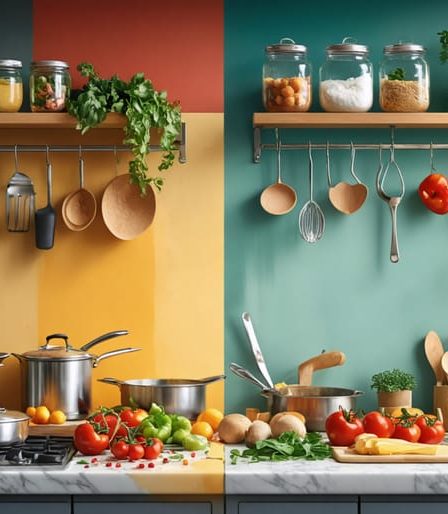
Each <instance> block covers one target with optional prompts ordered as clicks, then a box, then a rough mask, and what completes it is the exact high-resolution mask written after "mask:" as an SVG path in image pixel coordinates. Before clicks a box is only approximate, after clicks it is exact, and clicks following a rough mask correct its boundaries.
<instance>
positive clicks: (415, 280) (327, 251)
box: [225, 0, 448, 411]
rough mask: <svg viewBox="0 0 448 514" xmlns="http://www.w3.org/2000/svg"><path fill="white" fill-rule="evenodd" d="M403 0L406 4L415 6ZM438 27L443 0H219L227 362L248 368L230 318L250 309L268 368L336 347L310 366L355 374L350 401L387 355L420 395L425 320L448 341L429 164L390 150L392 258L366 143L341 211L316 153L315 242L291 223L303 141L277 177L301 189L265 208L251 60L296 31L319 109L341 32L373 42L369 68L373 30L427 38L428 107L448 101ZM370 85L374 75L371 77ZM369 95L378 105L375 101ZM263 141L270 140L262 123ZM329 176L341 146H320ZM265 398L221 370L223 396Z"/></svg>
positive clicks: (336, 134) (329, 377)
mask: <svg viewBox="0 0 448 514" xmlns="http://www.w3.org/2000/svg"><path fill="white" fill-rule="evenodd" d="M414 5H415V7H414ZM444 28H445V29H448V3H447V2H446V0H445V1H443V0H432V1H431V2H430V3H428V4H425V5H422V4H419V3H413V2H409V1H402V0H400V1H395V2H390V1H388V0H375V1H370V2H361V1H357V2H356V1H346V2H339V3H338V4H335V3H334V2H330V1H326V0H323V1H320V2H318V3H317V2H289V3H282V4H281V5H280V4H279V3H276V2H272V1H269V2H267V1H258V2H250V1H241V0H227V1H226V5H225V128H226V130H225V134H226V136H225V137H226V141H225V145H226V146H225V175H226V178H225V208H226V225H225V241H226V255H225V262H226V263H225V265H226V269H225V287H226V293H225V295H226V298H225V344H226V369H228V364H229V363H230V362H232V361H236V362H238V363H240V364H242V365H245V366H247V367H249V369H251V370H253V371H255V369H256V367H255V363H254V360H253V359H252V357H251V354H250V352H249V346H248V342H247V340H246V336H245V333H244V330H243V326H242V323H241V319H240V317H241V313H242V312H243V311H244V310H247V311H249V312H250V313H251V315H252V318H253V320H254V323H255V328H256V331H257V334H258V336H259V340H260V343H261V346H262V349H263V350H264V354H265V358H266V360H267V363H268V366H269V368H270V370H271V375H272V376H273V378H274V380H275V381H282V380H285V381H287V382H289V383H295V382H296V380H297V378H296V373H297V365H298V363H299V362H301V361H303V360H305V359H307V358H309V357H311V356H312V355H315V354H318V353H320V352H321V350H322V349H324V348H325V349H327V350H330V349H339V350H342V351H343V352H345V354H346V356H347V362H346V364H345V365H344V366H343V367H340V368H335V369H332V370H328V371H321V372H318V373H319V374H318V375H316V377H315V383H317V384H320V385H337V386H347V387H353V388H358V389H361V390H364V391H365V392H366V396H365V399H364V400H363V402H361V403H362V406H363V407H364V408H370V407H373V406H374V405H375V397H374V394H373V393H372V392H371V391H370V389H369V384H370V377H371V375H372V374H373V373H375V372H378V371H381V370H384V369H390V368H392V367H399V368H402V369H405V370H408V371H411V372H413V373H415V374H416V376H417V379H418V390H417V391H416V393H415V401H414V404H416V405H417V404H418V405H422V406H423V407H429V406H430V405H431V401H432V400H431V398H432V384H433V375H432V372H431V371H430V368H429V365H428V364H427V362H426V360H425V357H424V353H423V338H424V335H425V334H426V332H427V331H428V330H430V329H434V330H436V331H438V332H439V334H440V335H441V337H442V339H444V340H445V343H446V346H447V349H448V315H447V314H448V273H447V269H448V217H441V216H436V215H434V214H431V213H429V211H426V210H425V208H424V207H423V206H422V205H421V204H420V201H419V199H418V196H417V193H416V188H417V187H418V184H419V182H420V181H421V180H422V179H423V178H424V177H425V176H426V175H427V173H428V171H429V154H428V152H417V151H413V152H409V151H408V152H398V154H397V161H398V162H399V164H400V166H401V168H402V170H403V172H404V175H405V180H406V187H407V194H406V197H405V199H404V201H403V204H402V206H401V207H400V210H399V241H400V247H401V261H400V263H399V264H395V265H394V264H391V263H390V262H389V255H388V252H389V245H390V230H391V226H390V217H389V211H388V207H387V205H386V204H385V203H383V202H382V201H380V200H379V199H378V197H377V195H376V193H375V190H374V177H375V172H376V168H377V155H376V154H375V153H373V152H359V153H358V155H357V170H358V173H359V175H360V176H361V177H362V180H363V181H364V182H365V183H366V184H367V185H368V187H369V190H370V193H369V198H368V201H367V203H366V204H365V206H364V207H363V209H362V210H361V211H359V212H358V213H356V214H354V215H353V216H349V217H348V216H347V217H346V216H344V215H343V214H340V213H338V212H337V211H335V210H334V209H333V208H332V207H331V205H330V203H329V201H328V197H327V186H326V179H325V168H324V156H323V154H322V152H319V155H316V159H315V161H316V166H315V175H316V176H315V182H316V197H317V198H316V199H317V201H318V202H319V203H320V204H321V206H322V208H323V211H324V214H325V217H326V222H327V226H326V231H325V235H324V238H323V239H322V240H321V241H320V242H319V243H317V244H316V245H308V244H306V243H305V242H304V241H303V240H302V239H301V238H300V236H299V233H298V228H297V218H298V212H299V210H300V208H301V207H302V206H303V204H304V202H305V201H306V197H307V194H308V184H307V161H306V154H305V153H304V152H290V153H289V154H288V155H287V156H285V158H284V161H283V162H284V180H285V181H286V182H287V183H289V184H291V185H292V186H293V187H294V188H295V189H296V190H297V191H298V195H299V204H298V206H297V207H296V209H294V211H293V212H292V213H290V214H288V215H286V216H281V217H274V216H270V215H268V214H265V213H264V212H263V211H262V209H261V208H260V206H259V201H258V198H259V194H260V192H261V191H262V190H263V188H264V187H266V186H267V185H268V184H270V183H272V182H273V181H274V180H275V156H274V154H273V153H272V152H265V153H264V154H263V155H262V161H261V164H258V165H256V164H253V163H252V160H251V158H252V130H251V116H252V113H253V112H256V111H261V110H262V105H261V93H260V84H261V68H262V64H263V58H264V54H263V49H264V47H265V46H266V45H267V44H270V43H275V42H277V41H279V39H280V38H281V37H284V36H289V37H292V38H293V39H295V40H296V41H297V42H300V43H304V44H306V45H307V46H308V48H309V50H310V58H311V61H312V63H313V65H314V78H315V80H314V86H315V87H314V90H315V91H314V93H315V95H314V98H315V102H314V105H313V108H312V110H319V107H318V102H317V101H316V99H317V98H318V96H317V82H318V81H317V77H318V68H319V65H320V63H321V62H322V60H323V58H324V48H325V46H326V45H328V44H331V43H335V42H338V41H341V40H342V38H343V37H344V36H352V37H354V38H356V39H357V40H358V41H360V42H363V43H366V44H368V45H369V47H370V48H371V60H372V62H373V63H374V65H375V72H376V71H377V70H378V62H379V61H380V60H381V55H382V49H383V47H384V45H385V44H390V43H393V42H396V41H398V40H403V41H410V40H412V41H415V42H418V43H421V44H423V45H425V46H426V47H427V48H428V59H429V62H430V65H431V79H432V84H431V110H432V111H441V110H448V65H446V66H445V67H443V66H441V65H440V64H439V63H438V51H439V48H438V39H437V36H436V32H438V31H439V30H442V29H444ZM376 89H377V88H376ZM375 109H376V110H378V102H376V105H375ZM284 132H287V134H284V136H285V137H284V138H283V139H284V140H285V141H288V140H289V141H295V142H302V143H303V142H306V141H308V139H310V140H311V141H312V142H325V141H326V140H327V139H329V140H330V141H332V142H349V141H350V140H353V141H355V142H369V143H370V142H371V143H378V142H380V141H382V142H385V143H387V142H388V141H389V132H388V131H386V130H384V131H373V130H372V131H371V130H358V131H345V130H333V131H318V130H314V131H311V130H290V131H284ZM431 139H432V140H433V142H444V143H448V132H447V131H428V130H414V131H405V130H402V131H397V134H396V140H397V142H425V143H429V142H430V140H431ZM264 140H265V141H268V140H270V141H272V140H273V133H272V131H265V133H264ZM435 158H436V166H437V168H438V169H439V170H440V171H445V172H447V171H448V170H447V167H448V152H447V151H440V152H436V154H435ZM332 169H333V179H334V180H335V181H339V180H341V179H343V178H346V179H347V178H348V172H349V152H338V154H337V155H332ZM252 405H258V406H260V407H262V406H263V401H262V399H261V398H260V397H259V395H258V392H257V389H256V387H254V386H252V385H251V384H249V383H246V382H243V381H242V380H241V379H239V378H237V377H235V376H233V375H232V374H231V373H230V372H229V373H228V380H227V388H226V410H227V411H233V410H241V411H242V410H243V409H244V408H245V407H246V406H252Z"/></svg>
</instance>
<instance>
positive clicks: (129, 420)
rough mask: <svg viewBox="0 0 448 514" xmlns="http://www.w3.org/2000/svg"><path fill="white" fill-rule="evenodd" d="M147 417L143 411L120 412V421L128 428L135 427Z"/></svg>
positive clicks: (128, 410)
mask: <svg viewBox="0 0 448 514" xmlns="http://www.w3.org/2000/svg"><path fill="white" fill-rule="evenodd" d="M147 416H148V413H147V412H146V411H145V410H143V409H134V410H133V409H124V410H122V411H121V412H120V419H121V421H123V422H124V423H126V425H128V426H129V427H137V426H138V425H140V423H141V422H142V421H143V420H144V419H145V418H146V417H147Z"/></svg>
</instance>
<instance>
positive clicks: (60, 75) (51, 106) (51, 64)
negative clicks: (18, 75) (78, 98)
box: [30, 61, 71, 112]
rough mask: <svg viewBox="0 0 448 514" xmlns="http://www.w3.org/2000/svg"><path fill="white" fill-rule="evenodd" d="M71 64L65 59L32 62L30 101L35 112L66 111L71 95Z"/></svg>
mask: <svg viewBox="0 0 448 514" xmlns="http://www.w3.org/2000/svg"><path fill="white" fill-rule="evenodd" d="M68 70H69V66H68V64H67V63H66V62H64V61H35V62H32V63H31V73H30V103H31V110H32V111H33V112H58V111H64V110H65V106H66V100H67V98H68V97H69V95H70V86H71V78H70V74H69V71H68Z"/></svg>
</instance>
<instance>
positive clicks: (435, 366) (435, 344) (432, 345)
mask: <svg viewBox="0 0 448 514" xmlns="http://www.w3.org/2000/svg"><path fill="white" fill-rule="evenodd" d="M444 353H445V350H444V349H443V344H442V341H441V340H440V337H439V336H438V334H437V333H436V332H434V331H433V330H431V331H430V332H428V333H427V334H426V337H425V355H426V358H427V359H428V362H429V364H430V366H431V368H432V370H433V371H434V375H435V377H436V384H437V385H442V384H444V383H445V371H444V370H443V369H442V357H443V356H444Z"/></svg>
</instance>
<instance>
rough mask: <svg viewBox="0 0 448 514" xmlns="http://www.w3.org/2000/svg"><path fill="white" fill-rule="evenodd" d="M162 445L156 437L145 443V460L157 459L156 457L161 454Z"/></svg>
mask: <svg viewBox="0 0 448 514" xmlns="http://www.w3.org/2000/svg"><path fill="white" fill-rule="evenodd" d="M162 450H163V443H162V441H161V440H160V439H157V437H152V438H151V439H149V440H148V441H147V443H146V448H145V459H148V460H152V459H157V457H158V456H159V455H160V454H161V453H162Z"/></svg>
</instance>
